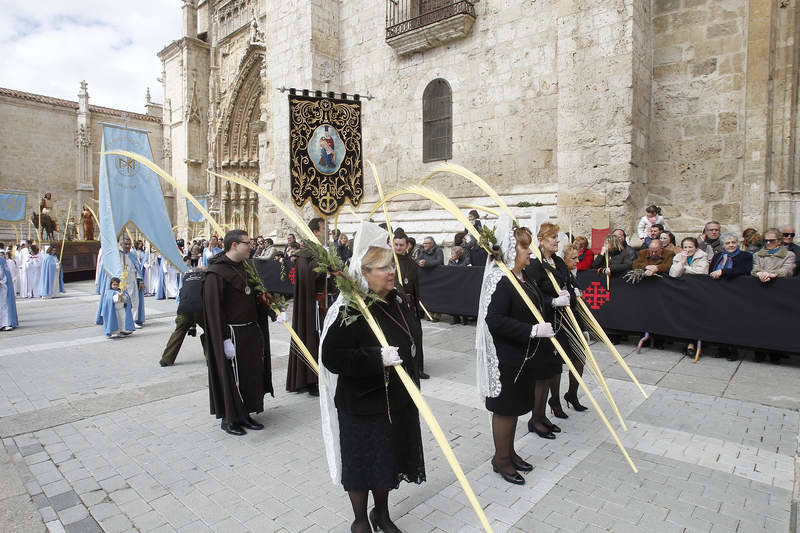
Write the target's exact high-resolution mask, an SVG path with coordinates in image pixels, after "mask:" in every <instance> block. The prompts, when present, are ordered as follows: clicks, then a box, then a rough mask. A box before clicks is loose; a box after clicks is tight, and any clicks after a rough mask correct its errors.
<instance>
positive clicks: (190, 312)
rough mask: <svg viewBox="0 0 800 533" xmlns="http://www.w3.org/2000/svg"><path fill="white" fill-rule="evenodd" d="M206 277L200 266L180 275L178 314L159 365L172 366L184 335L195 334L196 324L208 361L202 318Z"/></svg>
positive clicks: (204, 270) (203, 269)
mask: <svg viewBox="0 0 800 533" xmlns="http://www.w3.org/2000/svg"><path fill="white" fill-rule="evenodd" d="M205 277H206V269H205V268H204V267H202V266H200V267H197V268H195V269H193V270H191V271H189V272H187V273H186V274H184V275H183V276H182V278H181V279H182V284H181V291H180V294H179V298H178V300H179V302H178V314H177V315H176V316H175V331H173V332H172V335H171V336H170V338H169V340H168V341H167V346H166V347H165V348H164V353H163V354H162V355H161V360H160V361H159V364H160V365H161V366H172V365H174V364H175V359H177V358H178V352H179V351H180V349H181V345H183V339H184V338H186V335H191V336H192V337H194V336H196V335H197V326H198V325H199V326H200V327H201V328H203V333H202V334H201V335H200V344H202V346H203V355H204V356H205V358H206V364H207V363H208V354H206V334H205V329H206V327H205V321H204V320H203V282H204V280H205Z"/></svg>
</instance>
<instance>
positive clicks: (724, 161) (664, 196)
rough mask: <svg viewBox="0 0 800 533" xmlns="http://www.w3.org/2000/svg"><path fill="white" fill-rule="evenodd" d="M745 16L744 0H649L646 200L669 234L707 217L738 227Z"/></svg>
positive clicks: (691, 229) (745, 118)
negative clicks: (650, 54)
mask: <svg viewBox="0 0 800 533" xmlns="http://www.w3.org/2000/svg"><path fill="white" fill-rule="evenodd" d="M747 14H748V6H747V2H746V0H713V1H712V0H692V1H684V2H683V3H681V2H678V1H672V0H656V1H655V2H654V13H653V28H654V34H655V35H654V50H653V122H652V134H653V137H652V139H651V142H650V157H651V162H652V166H651V173H650V179H649V181H648V187H647V193H648V194H647V202H646V203H647V204H650V203H655V204H658V205H661V206H662V207H663V209H664V216H665V218H666V220H667V224H668V226H669V229H670V230H672V231H673V232H675V233H676V234H690V235H696V234H697V233H699V232H700V231H701V230H702V228H703V224H704V223H705V222H706V221H708V220H711V219H716V220H719V221H720V222H721V223H722V226H723V228H724V229H730V230H733V231H741V229H742V228H741V220H742V213H741V205H742V201H743V189H742V180H743V175H744V174H743V172H744V166H743V156H744V150H745V131H746V128H745V124H746V122H749V121H752V120H756V119H755V117H754V116H752V115H749V114H748V112H747V108H746V100H745V95H746V75H747V73H746V71H747V53H748V50H747V45H748V41H747V32H748V18H747ZM751 30H752V28H751ZM766 59H767V58H766V57H759V59H758V61H760V62H763V61H766ZM756 90H757V91H758V92H759V93H761V94H765V93H766V91H765V90H764V87H759V88H757V89H756ZM751 192H755V193H756V196H757V197H762V198H763V194H758V192H757V191H751ZM642 214H643V212H642ZM759 227H760V224H759Z"/></svg>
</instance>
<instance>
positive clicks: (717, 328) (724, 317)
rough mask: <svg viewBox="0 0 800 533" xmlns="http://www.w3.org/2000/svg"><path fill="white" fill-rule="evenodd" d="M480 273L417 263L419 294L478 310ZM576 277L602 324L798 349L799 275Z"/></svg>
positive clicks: (275, 279)
mask: <svg viewBox="0 0 800 533" xmlns="http://www.w3.org/2000/svg"><path fill="white" fill-rule="evenodd" d="M254 263H255V266H256V268H257V270H258V273H259V275H260V276H261V279H262V280H263V281H264V286H265V287H266V288H267V290H270V291H275V292H278V293H281V294H285V295H289V296H291V295H292V293H293V285H292V282H291V277H292V274H291V271H289V272H288V274H289V275H288V276H287V279H286V280H281V279H280V263H278V262H277V261H254ZM482 279H483V268H482V267H448V266H440V267H436V268H433V269H420V273H419V281H420V299H421V300H422V303H423V304H424V305H425V307H426V308H427V309H428V311H429V312H431V313H446V314H455V315H467V316H477V315H478V299H479V298H480V288H481V281H482ZM578 282H579V283H580V285H581V287H582V288H583V291H584V292H583V299H584V301H585V302H586V304H587V305H588V306H589V308H590V309H591V310H592V312H593V313H594V315H595V316H596V317H597V320H598V322H600V325H601V326H603V328H605V329H610V330H618V331H630V332H637V333H641V332H644V331H649V332H650V333H655V334H657V335H666V336H669V337H675V338H679V339H686V340H691V339H694V340H696V339H702V340H703V341H705V342H716V343H725V344H731V345H736V346H749V347H753V348H759V349H764V350H775V351H782V352H792V353H800V336H798V335H797V332H798V330H800V327H798V326H800V279H798V278H795V279H787V280H784V279H777V280H774V281H772V282H770V283H768V284H764V283H761V282H760V281H759V280H758V279H757V278H754V277H749V276H748V277H739V278H736V279H732V280H714V279H711V278H710V277H708V276H692V275H685V276H683V277H682V278H677V279H675V278H669V277H662V278H651V279H645V280H643V281H641V282H640V283H638V284H636V285H631V284H630V283H626V282H625V281H624V280H623V279H622V278H621V277H612V278H611V291H610V292H609V291H607V290H606V278H605V276H598V275H597V274H596V273H595V272H594V271H586V272H580V273H579V274H578ZM796 328H797V329H796Z"/></svg>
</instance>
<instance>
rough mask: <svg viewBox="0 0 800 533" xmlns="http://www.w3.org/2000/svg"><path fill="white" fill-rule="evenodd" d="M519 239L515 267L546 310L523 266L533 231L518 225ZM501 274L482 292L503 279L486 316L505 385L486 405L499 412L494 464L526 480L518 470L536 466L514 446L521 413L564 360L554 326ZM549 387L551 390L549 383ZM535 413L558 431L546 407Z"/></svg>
mask: <svg viewBox="0 0 800 533" xmlns="http://www.w3.org/2000/svg"><path fill="white" fill-rule="evenodd" d="M514 239H515V240H516V245H515V252H516V256H515V257H514V265H513V267H511V272H512V273H513V275H514V276H516V277H517V281H518V282H519V284H520V285H521V286H522V288H523V290H525V293H526V294H527V295H528V297H529V298H530V299H531V301H532V302H533V304H534V305H536V306H537V307H538V308H539V309H540V310H541V305H542V294H541V292H540V291H539V290H538V288H537V287H536V285H534V284H533V283H531V281H530V280H528V278H527V277H526V276H525V274H524V272H523V270H524V268H525V267H526V266H527V265H528V264H529V262H530V253H531V251H530V243H531V234H530V231H529V230H528V229H527V228H518V229H516V230H514ZM512 242H513V241H512ZM509 248H510V246H509ZM507 253H508V252H507ZM508 260H509V261H510V259H508ZM498 270H499V269H498ZM495 275H496V276H497V278H487V280H488V284H486V285H484V291H485V292H484V294H483V295H482V299H483V296H484V295H486V294H488V292H486V291H487V288H488V290H491V283H492V279H497V281H496V285H495V287H494V293H493V294H492V295H491V300H490V301H489V304H488V308H487V310H486V318H485V322H486V326H487V327H488V330H489V333H490V334H491V339H492V342H493V343H494V351H495V352H496V356H497V370H498V371H499V377H495V378H491V377H490V379H494V380H496V381H499V383H497V382H495V383H493V385H494V388H495V390H496V388H497V386H498V385H499V388H500V390H499V394H495V395H494V396H493V397H491V396H487V398H486V408H487V409H488V410H489V411H491V412H492V413H493V414H492V433H493V436H494V446H495V453H494V457H493V458H492V467H493V468H494V471H495V472H497V473H499V474H500V475H501V476H502V477H503V479H505V480H506V481H508V482H510V483H515V484H518V485H521V484H523V483H525V479H524V478H523V477H522V476H520V475H519V472H518V471H523V472H529V471H531V470H532V469H533V467H532V466H531V465H530V464H529V463H526V462H525V461H524V460H523V459H522V458H521V457H520V456H519V455H518V454H517V453H516V451H514V434H515V432H516V427H517V418H518V417H519V416H520V415H523V414H525V413H527V412H528V411H530V410H531V391H532V390H533V388H534V383H542V384H546V383H548V381H549V380H550V379H551V377H552V376H553V374H554V373H558V372H560V371H561V365H560V364H559V362H558V360H557V359H555V356H554V355H553V347H552V345H551V343H550V342H549V341H548V340H547V337H552V336H553V328H552V326H551V325H550V324H549V323H544V324H538V323H537V320H536V319H535V317H534V316H533V313H531V311H530V309H529V308H528V306H527V305H526V304H525V302H524V301H523V299H522V297H521V296H520V295H519V293H518V292H517V291H516V290H515V288H514V286H513V285H512V284H511V281H510V280H509V279H508V278H507V277H505V276H501V275H500V274H499V272H496V273H495ZM479 371H480V369H479ZM543 390H544V391H545V394H546V391H547V389H546V388H545V389H543ZM535 418H536V427H537V428H538V432H540V434H550V435H552V433H550V431H551V427H550V426H551V425H550V424H549V421H548V420H547V418H546V417H545V416H544V412H543V411H542V413H540V416H538V417H535Z"/></svg>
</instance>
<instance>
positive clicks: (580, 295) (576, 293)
mask: <svg viewBox="0 0 800 533" xmlns="http://www.w3.org/2000/svg"><path fill="white" fill-rule="evenodd" d="M582 297H583V293H581V290H580V289H579V288H578V287H575V298H577V299H578V300H580V299H581V298H582Z"/></svg>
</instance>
